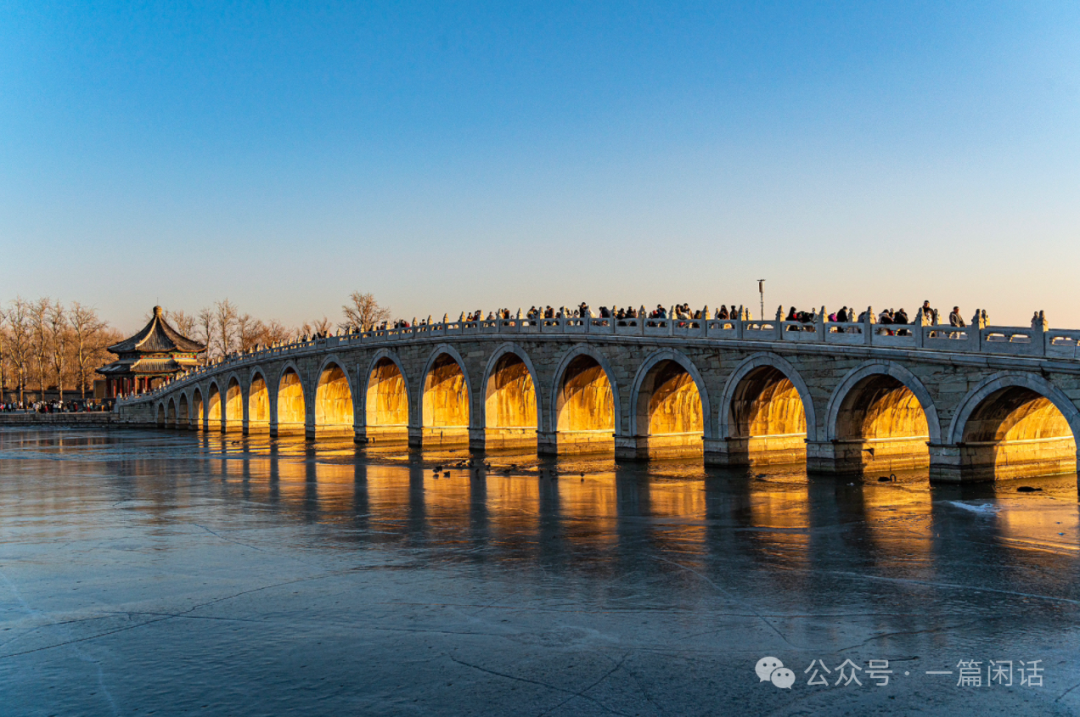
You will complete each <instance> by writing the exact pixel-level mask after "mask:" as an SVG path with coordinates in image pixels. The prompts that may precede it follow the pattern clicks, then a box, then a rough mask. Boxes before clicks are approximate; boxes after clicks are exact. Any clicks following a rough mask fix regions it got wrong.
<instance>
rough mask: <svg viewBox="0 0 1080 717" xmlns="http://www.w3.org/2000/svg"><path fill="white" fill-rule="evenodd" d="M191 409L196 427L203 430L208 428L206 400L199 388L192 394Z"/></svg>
mask: <svg viewBox="0 0 1080 717" xmlns="http://www.w3.org/2000/svg"><path fill="white" fill-rule="evenodd" d="M191 409H192V414H191V417H192V418H193V419H194V420H195V427H196V428H198V429H200V430H201V429H202V428H204V427H205V426H206V400H205V399H204V398H203V394H202V389H200V388H199V387H198V386H196V387H195V388H194V389H193V390H192V392H191Z"/></svg>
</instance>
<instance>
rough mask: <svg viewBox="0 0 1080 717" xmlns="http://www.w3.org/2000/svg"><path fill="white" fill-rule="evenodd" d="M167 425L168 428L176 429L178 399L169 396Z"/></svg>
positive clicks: (166, 416) (166, 411)
mask: <svg viewBox="0 0 1080 717" xmlns="http://www.w3.org/2000/svg"><path fill="white" fill-rule="evenodd" d="M165 425H166V426H167V427H168V428H176V397H175V396H169V405H168V408H166V409H165Z"/></svg>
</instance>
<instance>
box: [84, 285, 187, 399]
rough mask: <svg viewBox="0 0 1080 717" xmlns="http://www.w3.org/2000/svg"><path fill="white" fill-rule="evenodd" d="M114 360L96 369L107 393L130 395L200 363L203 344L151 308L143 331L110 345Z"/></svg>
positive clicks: (110, 396)
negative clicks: (103, 378)
mask: <svg viewBox="0 0 1080 717" xmlns="http://www.w3.org/2000/svg"><path fill="white" fill-rule="evenodd" d="M109 351H110V352H111V353H114V354H116V355H117V357H118V358H117V360H116V361H113V362H112V363H111V364H109V365H107V366H102V367H101V368H99V369H98V370H97V371H98V373H100V374H101V375H102V376H104V377H105V384H106V386H105V391H106V396H107V397H109V398H115V397H117V396H130V395H132V394H138V393H143V392H145V391H149V390H150V389H152V388H154V387H156V386H157V385H159V384H160V383H162V382H163V381H165V380H166V379H168V378H170V377H172V376H175V375H177V374H179V373H182V372H184V371H187V370H189V369H192V368H195V367H196V366H198V365H199V358H198V355H199V354H200V353H202V352H203V351H206V346H204V345H203V344H200V343H199V342H198V341H193V340H192V339H189V338H188V337H186V336H184V335H182V334H181V333H180V332H179V331H177V330H176V329H174V328H173V327H172V326H170V325H169V322H167V321H166V320H165V317H164V316H162V313H161V307H160V306H155V307H154V316H153V318H151V319H150V323H148V324H147V325H146V326H145V327H143V330H142V331H140V332H139V333H137V334H135V335H134V336H132V337H131V338H129V339H125V340H124V341H121V342H120V343H118V344H113V345H112V346H110V347H109Z"/></svg>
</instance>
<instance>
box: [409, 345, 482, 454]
mask: <svg viewBox="0 0 1080 717" xmlns="http://www.w3.org/2000/svg"><path fill="white" fill-rule="evenodd" d="M420 380H421V382H422V384H421V390H420V395H419V396H418V403H419V404H420V405H419V407H418V411H417V413H418V415H419V417H420V421H421V429H422V433H421V436H422V438H421V440H422V443H423V445H425V446H429V445H444V446H448V445H460V444H468V442H469V428H470V426H471V425H472V424H471V423H470V420H471V418H472V411H471V410H470V409H471V405H472V400H471V399H472V396H473V387H472V382H471V381H470V380H469V372H468V370H467V369H466V367H465V360H464V359H463V358H462V357H461V354H459V353H458V351H457V349H455V348H454V347H453V346H450V345H449V344H439V345H438V346H436V347H435V348H434V349H433V350H432V352H431V356H430V357H429V358H428V360H427V364H426V365H425V366H424V373H423V374H422V376H421V377H420Z"/></svg>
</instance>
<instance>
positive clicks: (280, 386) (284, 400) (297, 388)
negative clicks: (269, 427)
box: [276, 361, 307, 435]
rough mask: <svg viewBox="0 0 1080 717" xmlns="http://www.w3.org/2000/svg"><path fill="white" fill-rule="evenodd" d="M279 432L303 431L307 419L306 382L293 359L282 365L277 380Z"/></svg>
mask: <svg viewBox="0 0 1080 717" xmlns="http://www.w3.org/2000/svg"><path fill="white" fill-rule="evenodd" d="M276 404H277V422H276V424H277V432H278V434H279V435H280V434H283V433H296V432H303V431H304V426H305V423H306V419H307V404H306V400H305V396H304V383H303V381H302V380H301V378H300V371H299V369H297V367H296V364H294V363H293V362H292V361H289V362H287V363H286V364H285V365H284V366H282V367H281V373H279V374H278V381H277V401H276Z"/></svg>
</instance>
